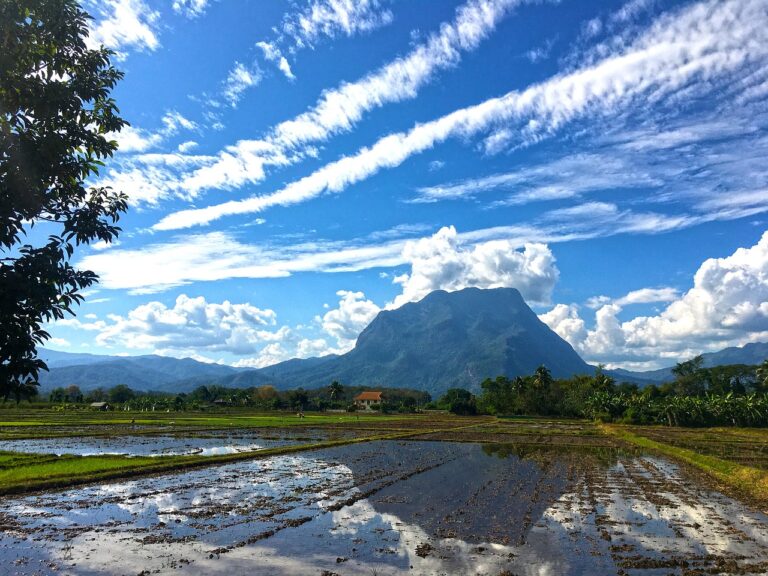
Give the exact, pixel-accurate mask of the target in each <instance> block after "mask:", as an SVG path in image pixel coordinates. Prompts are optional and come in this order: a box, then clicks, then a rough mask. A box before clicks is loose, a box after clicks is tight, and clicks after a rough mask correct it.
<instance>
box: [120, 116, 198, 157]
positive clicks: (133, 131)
mask: <svg viewBox="0 0 768 576" xmlns="http://www.w3.org/2000/svg"><path fill="white" fill-rule="evenodd" d="M161 122H162V128H160V129H158V130H156V131H150V130H145V129H143V128H136V127H135V126H125V127H123V129H122V130H120V132H110V133H109V134H107V136H108V137H109V138H112V139H115V140H117V144H118V152H146V151H147V150H150V149H152V148H155V147H156V146H159V145H160V144H162V143H163V142H164V141H165V140H166V139H168V138H169V137H170V136H174V135H176V134H178V132H179V131H180V130H182V129H183V130H188V131H189V130H197V127H198V126H197V124H196V123H195V122H193V121H192V120H189V119H187V118H185V117H184V116H183V115H182V114H181V113H179V112H178V111H176V110H169V111H167V112H166V113H165V114H164V115H163V117H162V119H161Z"/></svg>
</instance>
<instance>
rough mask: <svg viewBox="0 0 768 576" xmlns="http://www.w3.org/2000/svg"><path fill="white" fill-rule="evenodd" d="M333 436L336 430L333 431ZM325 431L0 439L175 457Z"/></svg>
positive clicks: (87, 452) (7, 446) (3, 444)
mask: <svg viewBox="0 0 768 576" xmlns="http://www.w3.org/2000/svg"><path fill="white" fill-rule="evenodd" d="M334 434H335V437H337V436H338V433H334ZM328 437H329V435H328V432H326V431H324V430H319V429H302V430H295V431H294V430H286V431H281V432H280V433H271V434H270V433H268V432H266V433H265V432H264V431H255V432H251V433H244V432H239V433H236V434H233V433H218V434H217V433H211V432H208V433H206V434H204V435H198V436H188V435H187V436H183V437H182V436H172V435H159V436H144V435H142V436H130V435H129V436H114V437H84V438H75V437H70V438H41V439H30V440H2V441H0V450H8V451H11V452H26V453H29V452H32V453H42V454H56V455H59V456H60V455H62V454H75V455H78V456H92V455H105V454H120V455H125V456H177V455H186V454H195V455H199V456H214V455H219V454H235V453H238V452H249V451H253V450H262V449H264V448H273V447H276V446H288V445H291V444H300V443H308V442H313V441H319V440H326V439H328Z"/></svg>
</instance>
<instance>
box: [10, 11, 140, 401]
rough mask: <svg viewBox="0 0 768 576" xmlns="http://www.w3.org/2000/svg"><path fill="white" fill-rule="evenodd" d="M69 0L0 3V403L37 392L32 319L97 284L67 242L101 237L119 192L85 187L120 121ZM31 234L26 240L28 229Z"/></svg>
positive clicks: (39, 321)
mask: <svg viewBox="0 0 768 576" xmlns="http://www.w3.org/2000/svg"><path fill="white" fill-rule="evenodd" d="M88 18H89V16H88V15H87V14H86V13H85V12H84V11H83V10H82V9H81V8H80V6H79V4H78V2H77V1H76V0H3V2H0V326H2V327H3V328H2V330H0V396H2V397H3V398H5V399H7V398H8V397H10V396H15V397H16V398H17V399H18V398H19V397H25V396H27V395H28V394H30V393H32V392H34V391H35V390H36V389H37V385H38V375H39V372H40V370H45V369H47V367H46V365H45V363H44V362H43V361H42V360H40V359H39V358H37V346H38V345H40V344H42V343H43V342H44V341H45V340H47V339H48V337H49V335H48V333H47V332H46V331H45V330H44V329H43V323H44V322H47V321H50V320H55V319H59V318H63V317H64V315H65V314H66V313H70V314H71V313H73V312H72V309H73V306H74V305H76V304H79V303H80V302H81V301H82V299H83V296H82V294H81V290H82V289H84V288H86V287H88V286H90V285H92V284H93V283H94V282H96V280H97V277H96V275H95V274H94V273H93V272H90V271H87V270H76V269H75V268H74V267H73V266H71V265H70V263H69V259H70V258H71V257H72V255H73V253H74V250H75V247H77V246H78V245H80V244H88V243H90V242H91V241H93V240H97V239H98V240H102V241H105V242H110V241H112V240H113V239H115V238H116V237H117V234H118V233H119V231H120V229H119V228H118V227H117V226H116V225H115V224H116V222H117V220H118V219H119V216H120V214H121V213H122V212H124V211H125V210H126V208H127V203H126V196H125V195H123V194H119V193H113V192H112V191H111V190H110V189H109V188H105V187H87V185H86V180H88V179H89V178H92V177H94V176H95V175H97V174H98V169H99V167H100V166H103V160H104V159H105V158H107V157H110V156H112V154H113V153H114V151H115V150H116V149H117V143H116V142H115V141H114V140H112V139H110V137H109V134H113V133H115V132H119V131H120V130H121V129H122V128H123V126H125V125H126V122H125V121H124V120H122V119H121V118H120V117H119V116H118V115H117V114H118V109H117V107H116V105H115V102H114V100H113V99H112V98H111V97H110V91H111V90H112V89H113V88H114V86H115V84H116V83H117V82H118V80H120V78H122V73H121V72H119V71H117V70H116V69H115V68H114V67H113V66H112V65H111V64H110V61H109V59H110V56H111V55H112V54H113V53H112V52H111V51H109V50H107V49H106V48H104V47H101V48H99V49H89V48H88V47H87V46H86V42H85V40H86V37H87V35H88V27H87V21H88ZM35 226H37V227H39V228H40V229H41V230H40V231H39V233H36V234H35V235H34V238H33V235H32V234H31V232H32V228H33V227H35Z"/></svg>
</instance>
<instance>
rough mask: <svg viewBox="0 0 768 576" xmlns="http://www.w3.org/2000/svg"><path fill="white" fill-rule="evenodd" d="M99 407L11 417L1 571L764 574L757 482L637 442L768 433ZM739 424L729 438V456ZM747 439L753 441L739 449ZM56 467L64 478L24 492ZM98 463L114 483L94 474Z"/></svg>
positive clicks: (736, 459) (2, 473) (767, 535)
mask: <svg viewBox="0 0 768 576" xmlns="http://www.w3.org/2000/svg"><path fill="white" fill-rule="evenodd" d="M47 416H48V415H47V414H45V413H40V414H38V415H37V417H38V418H39V419H40V420H41V421H44V420H45V418H46V417H47ZM89 416H90V418H91V419H89V418H87V417H85V416H84V415H82V414H78V415H74V417H73V418H72V419H68V417H69V415H68V414H66V415H61V414H58V415H55V416H54V418H56V419H57V420H56V422H57V428H56V429H55V430H54V432H55V433H54V434H51V435H50V436H49V437H47V438H46V437H44V435H43V434H40V432H42V430H38V429H37V428H35V427H30V426H14V425H10V426H3V427H2V430H3V434H4V435H5V436H4V437H3V439H2V440H0V448H1V449H2V450H4V452H3V454H2V455H0V487H4V488H3V489H4V490H5V493H6V495H5V496H2V497H0V565H1V566H4V567H7V568H6V570H8V572H7V573H9V574H18V575H28V574H30V575H31V574H151V573H157V574H226V573H228V574H238V573H249V574H318V575H321V574H324V575H325V576H329V575H332V574H338V575H343V574H406V573H407V574H491V575H509V574H540V573H545V574H638V575H640V574H642V575H645V574H649V575H650V574H653V575H655V574H681V575H682V574H762V573H766V572H768V516H766V515H765V514H764V513H763V512H762V510H764V509H765V504H766V502H765V500H761V499H760V498H759V494H757V493H754V494H744V493H742V491H741V488H739V487H738V486H728V485H727V484H725V483H723V482H720V481H719V480H718V478H717V477H716V476H710V475H708V471H707V470H706V468H705V467H702V466H699V467H698V468H694V467H693V466H691V465H689V464H684V463H680V461H679V460H678V459H676V458H671V457H669V456H665V455H664V454H663V453H661V452H660V451H659V450H654V449H649V448H646V447H643V446H639V445H638V444H637V442H631V441H627V440H626V438H643V439H646V438H647V439H649V441H653V442H662V443H665V444H664V446H670V447H671V448H672V449H677V448H679V447H681V446H683V444H684V443H685V446H686V448H687V449H688V450H692V449H693V450H701V451H702V454H704V455H707V456H708V457H710V458H713V457H714V456H717V459H716V461H717V462H720V463H725V464H726V465H733V466H740V467H742V468H743V467H745V466H750V469H753V468H751V465H755V464H757V465H759V464H760V462H761V459H760V454H759V446H760V440H761V439H762V438H765V434H766V432H765V431H764V430H752V429H749V430H745V429H732V430H731V429H724V430H692V429H670V428H651V427H617V426H611V427H608V428H606V427H603V426H601V425H596V424H593V423H591V422H587V421H576V420H573V421H565V420H548V419H541V418H510V419H503V418H498V419H497V418H492V417H456V416H451V415H444V414H429V415H413V416H397V417H395V416H392V417H389V416H361V417H360V418H359V419H357V418H356V417H355V416H354V415H352V416H350V415H323V416H319V417H307V418H304V419H299V418H297V417H296V416H295V415H282V416H275V415H274V414H273V415H270V416H261V415H254V414H250V415H248V414H226V415H215V416H210V415H208V416H203V415H201V416H196V415H190V414H187V415H178V414H176V415H174V414H165V415H162V416H161V415H158V416H156V417H154V418H153V419H152V421H151V422H148V423H146V424H145V423H139V420H138V419H137V422H135V423H134V424H133V425H130V424H126V423H125V422H124V421H123V420H124V419H118V418H116V416H115V415H112V414H106V415H104V417H103V419H102V420H97V421H94V420H93V415H89ZM96 417H97V418H99V417H101V415H96ZM111 419H113V420H111ZM203 421H205V422H203ZM128 422H129V423H130V420H129V421H128ZM171 422H173V424H171ZM31 428H32V429H33V433H32V434H30V435H28V437H26V438H24V437H23V436H24V433H23V432H24V430H25V429H31ZM617 430H618V431H617ZM158 431H161V432H162V433H159V432H158ZM81 434H82V435H81ZM622 435H624V436H625V437H626V438H625V437H624V436H622ZM697 438H698V442H699V444H696V443H695V441H696V439H697ZM726 438H727V442H728V443H729V445H731V444H733V445H734V446H733V449H730V450H729V451H726V452H723V451H721V452H718V450H719V448H718V446H719V444H718V443H717V441H721V443H722V442H724V441H725V440H724V439H726ZM708 439H711V442H707V440H708ZM667 442H668V443H667ZM686 442H687V443H686ZM641 443H642V442H641ZM710 445H711V446H710ZM750 445H751V446H753V447H757V448H755V450H756V451H757V452H758V453H757V454H756V455H755V457H754V459H753V460H749V459H743V458H742V456H744V455H745V454H748V452H749V446H750ZM712 446H714V448H713V447H712ZM214 448H215V449H217V450H218V451H219V453H211V454H209V455H202V454H201V453H200V452H198V450H206V449H214ZM227 449H230V451H229V452H226V453H222V451H225V450H227ZM193 452H194V453H193ZM78 454H89V455H88V456H78ZM728 458H733V460H729V459H728ZM85 463H89V464H88V465H85ZM56 465H59V466H61V467H62V468H61V469H60V470H59V472H61V475H60V477H59V479H58V484H57V485H56V486H57V487H55V486H50V488H49V490H48V491H39V490H38V491H35V490H34V489H33V488H34V484H29V485H28V487H27V488H25V485H24V482H25V480H23V479H25V478H27V479H29V478H31V477H32V476H33V475H34V474H38V473H41V471H45V470H48V471H51V470H55V467H56ZM158 465H159V466H160V467H158ZM46 466H52V467H53V468H47V469H46V468H45V467H46ZM99 466H103V467H104V469H106V470H107V471H108V472H109V473H110V474H111V476H109V478H108V480H105V479H98V478H92V479H89V478H88V477H83V476H81V475H80V472H81V471H82V469H83V468H88V469H89V470H90V473H93V470H94V469H96V470H98V469H99ZM163 466H167V467H166V468H163ZM754 470H756V471H757V472H760V471H761V469H760V468H754ZM67 474H69V477H68V476H67ZM13 478H16V479H17V480H19V479H22V480H21V481H20V482H17V484H13ZM12 492H15V494H14V493H12ZM4 573H5V572H4Z"/></svg>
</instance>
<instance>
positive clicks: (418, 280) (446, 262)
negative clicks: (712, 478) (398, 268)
mask: <svg viewBox="0 0 768 576" xmlns="http://www.w3.org/2000/svg"><path fill="white" fill-rule="evenodd" d="M516 248H517V246H516V245H515V244H514V243H513V242H511V241H509V240H492V241H489V242H482V243H477V244H474V245H462V243H461V242H460V239H459V237H458V235H457V233H456V229H455V228H453V227H449V228H443V229H441V230H440V231H439V232H437V233H436V234H435V235H433V236H431V237H428V238H422V239H421V240H417V241H409V242H408V243H407V244H406V246H405V249H404V250H403V257H404V259H405V260H406V261H407V262H409V263H410V265H411V271H410V273H408V274H406V275H404V276H402V277H399V278H397V279H396V281H397V282H398V283H399V284H402V287H403V293H402V294H400V295H399V296H398V297H397V298H395V300H394V302H393V305H394V306H395V307H398V306H401V305H402V304H405V303H406V302H413V301H416V300H420V299H421V298H423V297H424V296H426V295H427V294H429V293H430V292H432V291H434V290H446V291H449V292H450V291H455V290H462V289H463V288H467V287H470V286H472V287H476V288H501V287H510V288H517V289H518V290H519V291H520V293H521V294H522V295H523V298H525V300H526V301H528V302H547V301H549V299H550V296H551V294H552V289H553V288H554V285H555V283H556V282H557V278H558V275H559V272H558V270H557V267H556V266H555V258H554V256H553V255H552V252H551V251H550V250H549V248H548V247H547V246H546V245H544V244H533V243H530V244H526V245H525V246H524V248H523V250H522V251H521V250H516Z"/></svg>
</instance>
